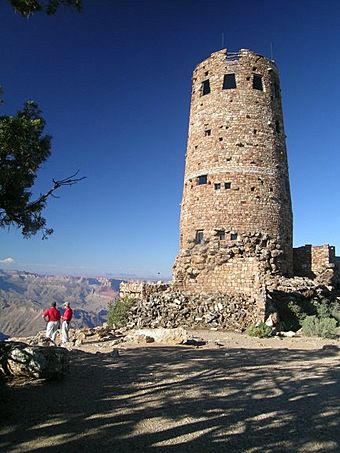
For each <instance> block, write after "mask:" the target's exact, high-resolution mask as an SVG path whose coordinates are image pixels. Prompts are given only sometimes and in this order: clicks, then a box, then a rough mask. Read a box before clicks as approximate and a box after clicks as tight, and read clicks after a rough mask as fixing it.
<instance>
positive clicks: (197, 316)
mask: <svg viewBox="0 0 340 453" xmlns="http://www.w3.org/2000/svg"><path fill="white" fill-rule="evenodd" d="M264 308H265V304H264V301H263V303H262V304H261V303H260V301H259V300H258V299H257V300H256V299H255V298H249V297H247V296H240V295H238V296H237V297H236V296H234V297H233V296H226V295H224V294H205V295H199V294H192V293H182V292H178V291H173V290H171V289H168V290H166V291H161V292H157V293H153V294H151V295H150V296H149V297H148V298H147V299H144V300H138V301H137V302H136V304H135V305H134V306H133V307H132V309H131V312H130V314H129V316H128V324H127V327H129V328H144V327H149V328H157V327H166V328H176V327H179V326H181V327H185V328H196V329H197V328H211V327H215V328H221V329H225V330H234V331H244V330H245V329H246V328H247V327H248V326H249V325H250V324H254V323H257V322H259V321H262V320H263V318H264Z"/></svg>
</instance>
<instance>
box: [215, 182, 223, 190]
mask: <svg viewBox="0 0 340 453" xmlns="http://www.w3.org/2000/svg"><path fill="white" fill-rule="evenodd" d="M220 188H221V183H219V182H217V183H215V184H214V189H215V190H220Z"/></svg>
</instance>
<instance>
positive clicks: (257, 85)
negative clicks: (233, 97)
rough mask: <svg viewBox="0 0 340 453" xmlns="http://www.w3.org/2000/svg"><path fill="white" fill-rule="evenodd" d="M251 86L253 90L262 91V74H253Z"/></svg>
mask: <svg viewBox="0 0 340 453" xmlns="http://www.w3.org/2000/svg"><path fill="white" fill-rule="evenodd" d="M253 88H254V90H260V91H263V85H262V76H260V75H257V74H254V75H253Z"/></svg>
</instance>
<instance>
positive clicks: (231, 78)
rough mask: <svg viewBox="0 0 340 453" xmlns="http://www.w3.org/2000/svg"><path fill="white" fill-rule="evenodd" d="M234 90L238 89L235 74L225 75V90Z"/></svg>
mask: <svg viewBox="0 0 340 453" xmlns="http://www.w3.org/2000/svg"><path fill="white" fill-rule="evenodd" d="M232 88H236V78H235V74H225V76H224V79H223V89H224V90H230V89H232Z"/></svg>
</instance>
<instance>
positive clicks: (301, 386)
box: [0, 346, 340, 453]
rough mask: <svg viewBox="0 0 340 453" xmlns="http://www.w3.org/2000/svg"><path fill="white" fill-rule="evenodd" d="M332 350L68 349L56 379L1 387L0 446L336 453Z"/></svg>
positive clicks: (339, 442)
mask: <svg viewBox="0 0 340 453" xmlns="http://www.w3.org/2000/svg"><path fill="white" fill-rule="evenodd" d="M337 355H338V352H337V350H335V349H325V350H313V351H306V350H287V349H269V348H268V349H260V350H257V349H226V348H220V349H197V348H192V347H157V346H153V347H147V348H136V349H126V350H125V349H121V350H120V355H119V356H117V355H116V353H115V351H113V353H109V354H103V353H100V354H98V353H97V354H87V353H84V352H80V351H77V352H73V353H72V366H71V374H70V375H69V376H68V377H66V378H65V379H64V380H63V381H62V382H47V383H43V382H36V383H32V384H30V385H24V386H14V387H13V386H12V387H11V386H10V387H2V388H1V392H0V393H1V395H2V396H1V397H0V398H1V399H0V403H1V412H2V414H0V415H1V420H2V428H1V430H0V434H1V437H0V450H3V451H10V452H12V451H13V452H15V451H34V452H46V451H48V452H50V451H51V452H58V451H63V452H65V451H66V452H76V451H77V452H78V451H83V452H87V451H88V452H90V451H100V452H103V451H114V452H116V451H124V452H129V451H153V450H156V449H157V450H160V451H169V452H170V451H176V452H178V451H183V452H187V451H196V452H197V451H198V452H200V451H209V452H210V451H221V450H222V451H230V452H248V451H249V452H261V453H263V452H271V451H276V452H297V451H328V452H332V451H334V452H335V451H339V449H340V430H339V428H340V418H339V416H338V410H339V403H340V391H339V383H340V382H339V381H340V379H339V378H340V372H339V368H337V367H336V366H335V364H336V356H337Z"/></svg>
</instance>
